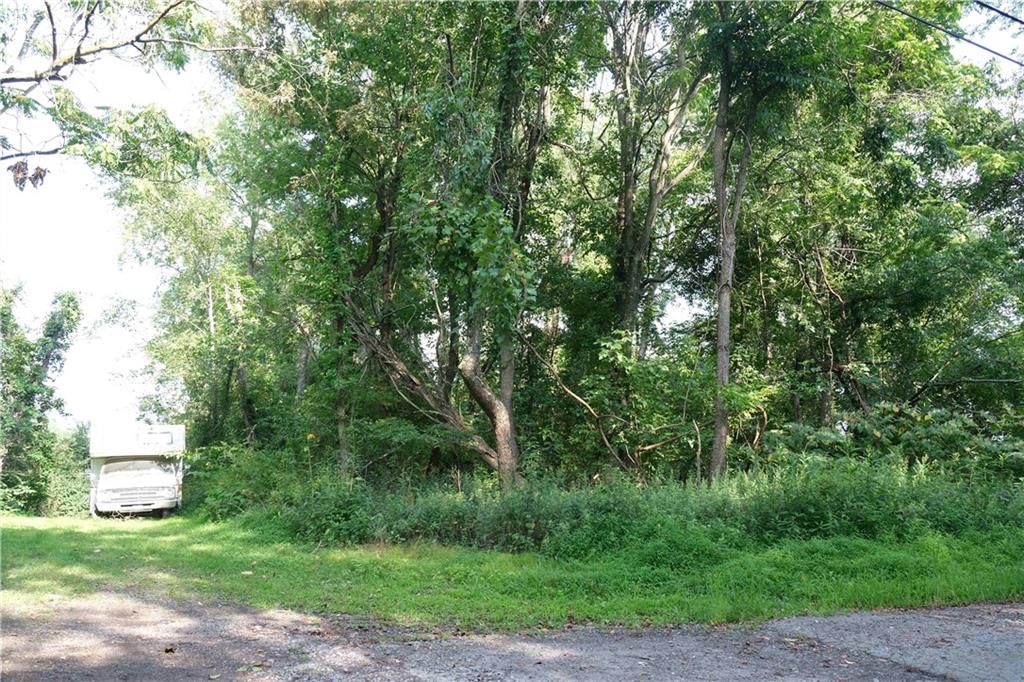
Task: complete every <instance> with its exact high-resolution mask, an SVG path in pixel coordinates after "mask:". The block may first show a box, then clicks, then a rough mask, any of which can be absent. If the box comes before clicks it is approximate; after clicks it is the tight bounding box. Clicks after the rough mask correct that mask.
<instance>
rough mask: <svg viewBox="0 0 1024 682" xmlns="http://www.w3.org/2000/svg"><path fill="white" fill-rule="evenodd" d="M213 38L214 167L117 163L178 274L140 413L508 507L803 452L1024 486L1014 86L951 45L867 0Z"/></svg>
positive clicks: (665, 6)
mask: <svg viewBox="0 0 1024 682" xmlns="http://www.w3.org/2000/svg"><path fill="white" fill-rule="evenodd" d="M250 9H251V8H250ZM921 11H922V12H923V13H924V14H926V15H927V17H928V18H930V20H933V21H935V22H943V23H949V24H951V25H953V24H956V22H958V21H960V20H961V18H963V17H965V16H966V15H965V13H970V12H974V11H984V8H980V7H979V6H971V5H969V4H964V3H960V2H945V1H943V2H937V3H930V4H929V5H928V6H927V7H926V8H922V10H921ZM220 28H221V29H222V30H223V31H224V41H225V42H229V43H232V44H238V45H252V46H253V52H252V53H250V52H246V51H244V50H242V51H233V52H230V53H226V54H223V55H221V56H220V57H219V58H218V61H217V62H216V64H217V67H218V68H219V69H220V72H221V73H222V75H223V76H224V78H225V80H226V81H227V82H228V83H230V84H233V85H234V86H236V91H237V93H238V95H239V98H238V111H237V112H234V113H233V114H232V116H231V117H230V120H228V121H225V122H224V123H223V124H222V125H221V126H220V127H219V128H218V129H217V131H216V133H215V134H214V135H213V136H212V137H211V138H210V139H208V140H206V141H205V142H204V143H202V144H200V142H199V141H198V140H193V141H192V142H193V143H195V152H196V154H199V155H200V156H202V158H203V159H204V163H203V164H200V166H201V167H202V170H201V171H200V172H195V171H194V169H191V166H190V165H189V164H183V163H181V161H180V158H179V157H181V156H182V154H181V150H180V149H177V148H176V150H167V151H166V153H162V152H161V151H160V149H159V148H154V149H153V150H152V153H151V154H150V156H149V157H147V168H148V169H150V170H149V171H145V169H142V170H140V169H132V168H126V167H122V166H117V167H103V166H101V167H103V168H105V170H106V171H107V172H108V174H109V175H110V177H111V179H112V182H113V196H114V197H115V199H116V200H117V201H118V202H119V203H121V204H122V205H123V206H124V207H125V209H126V210H127V211H128V214H129V216H130V221H129V229H128V237H129V245H130V248H131V249H132V251H133V252H134V253H135V255H136V256H137V257H139V258H140V259H142V260H145V261H148V262H150V263H154V264H157V265H159V266H161V267H164V268H165V269H166V271H167V272H168V279H167V283H166V287H165V288H164V289H163V299H162V303H161V307H160V313H159V316H158V324H157V329H158V333H157V335H156V337H155V338H154V339H153V341H152V343H151V344H150V346H149V351H150V354H151V357H152V358H153V361H154V363H153V371H154V373H155V375H156V376H157V378H158V381H159V385H160V387H161V390H160V391H159V392H158V394H157V395H154V396H153V399H152V400H151V401H150V403H149V404H148V405H147V408H148V411H149V412H150V413H151V414H153V415H155V416H158V417H160V418H161V419H174V420H178V419H182V420H185V421H186V422H187V423H188V425H189V436H190V439H191V443H192V444H193V445H195V446H208V445H218V444H227V445H229V446H234V445H236V444H240V443H244V444H246V445H248V446H250V447H252V448H254V449H255V450H257V451H268V452H273V453H275V454H274V457H284V458H285V460H286V461H293V460H294V461H295V462H298V463H299V465H301V466H304V467H306V468H307V469H313V470H321V469H323V470H327V469H333V470H334V471H336V472H337V475H338V476H339V477H340V478H363V479H366V480H368V481H371V482H379V481H381V480H389V479H395V478H404V479H407V480H408V481H410V482H412V483H414V484H415V483H417V481H418V480H420V479H422V478H423V477H424V474H426V475H427V478H429V477H431V476H436V475H437V474H438V473H446V472H448V471H449V470H451V469H452V468H456V469H458V470H459V471H460V472H462V474H469V473H470V472H472V471H473V470H474V469H479V468H486V469H488V470H491V471H493V472H495V473H496V475H498V477H499V479H500V480H501V482H502V485H503V486H504V487H506V488H510V487H514V486H516V485H518V484H520V483H521V482H523V481H525V480H529V479H548V478H551V477H560V478H561V479H562V480H563V481H566V482H572V483H576V484H578V483H580V482H581V481H585V480H591V479H593V478H594V477H595V476H598V477H601V478H605V479H607V478H608V477H609V476H610V475H611V476H613V477H614V476H624V477H626V478H630V479H632V480H635V481H639V482H643V481H649V480H657V479H659V478H673V479H686V480H697V479H699V478H705V479H706V478H708V477H714V476H718V475H720V474H722V472H723V471H725V470H727V469H731V470H736V471H744V472H753V471H758V470H760V469H762V468H764V467H765V466H768V465H770V464H771V462H772V461H773V460H774V459H775V458H777V457H779V456H780V453H783V452H786V451H793V452H800V451H802V450H804V449H806V448H812V449H816V450H823V451H824V450H828V451H829V452H830V454H829V456H835V455H840V454H844V455H849V456H854V457H863V456H867V453H868V452H869V451H870V452H871V453H883V454H884V453H887V452H889V451H891V454H893V455H894V456H896V457H904V458H906V459H908V460H913V461H916V460H918V459H928V460H929V461H933V460H943V462H944V468H946V469H947V470H952V469H955V468H958V467H960V466H961V465H963V466H964V467H966V469H970V471H962V472H961V473H963V474H964V475H967V476H974V475H975V474H977V473H979V472H980V471H981V470H982V469H985V468H986V467H988V466H991V467H993V468H994V469H993V472H991V473H995V470H998V471H999V472H1001V473H1002V474H1005V475H1007V476H1013V475H1019V474H1020V468H1019V462H1017V460H1015V459H1014V455H1013V453H1014V452H1016V451H1018V450H1019V445H1018V442H1019V441H1018V440H1015V439H1020V438H1021V437H1022V436H1024V413H1022V411H1021V404H1022V403H1024V393H1022V391H1024V345H1022V341H1024V334H1022V333H1021V331H1022V327H1021V323H1022V320H1024V300H1022V295H1021V294H1022V288H1021V286H1020V282H1021V281H1024V251H1022V247H1024V237H1022V229H1024V226H1022V223H1021V215H1024V211H1021V210H1020V205H1019V191H1018V189H1019V187H1020V183H1021V178H1022V172H1024V171H1022V168H1024V166H1022V164H1024V135H1022V130H1021V124H1020V121H1019V120H1018V118H1015V117H1014V116H1012V115H1010V114H1009V113H1008V112H1011V111H1013V110H1014V107H1015V106H1016V103H1017V99H1018V98H1019V89H1015V83H1014V82H1010V81H1007V80H1004V79H1002V78H1001V77H1000V76H998V73H997V71H996V70H994V69H987V70H986V69H982V68H978V67H975V66H971V65H968V64H965V63H962V62H958V61H957V60H956V59H954V57H953V54H952V53H951V51H950V45H949V44H948V43H947V42H945V36H943V35H942V34H937V33H935V32H934V30H933V29H931V28H929V27H927V26H925V25H923V24H921V23H917V22H914V21H911V20H909V19H908V18H907V17H904V16H901V15H898V14H894V13H893V12H891V11H889V10H887V9H886V8H885V7H882V6H879V5H877V4H874V3H870V2H866V0H865V1H863V2H862V1H861V0H856V1H854V2H849V3H798V4H797V5H796V6H791V5H790V4H787V3H717V4H716V3H645V2H636V1H634V0H624V1H623V2H618V3H597V4H586V3H547V2H540V3H522V4H514V3H503V4H472V3H470V4H458V3H407V4H403V5H401V6H399V7H393V6H387V7H384V6H379V5H374V4H372V3H363V4H344V5H338V4H333V3H328V4H326V5H315V4H314V5H308V4H289V3H282V4H274V3H270V4H266V3H262V4H260V9H259V11H255V10H252V11H250V10H245V11H243V12H241V13H240V14H239V15H238V17H237V22H236V23H235V24H233V25H222V26H221V27H220ZM186 143H188V141H187V140H186V141H185V142H183V143H182V144H186ZM172 151H173V153H172ZM186 156H187V155H186ZM154 168H156V169H160V172H153V170H152V169H154ZM168 176H170V177H180V178H184V179H182V180H180V181H177V182H173V183H168V182H165V181H164V180H163V178H165V177H168ZM876 431H877V432H878V434H879V435H878V436H873V434H874V433H875V432H876ZM872 438H873V440H872ZM964 439H966V440H964ZM962 446H963V447H962ZM964 448H968V449H964ZM970 448H974V449H973V450H970ZM215 452H216V451H215V450H209V451H208V455H207V456H208V457H214V456H215ZM280 453H284V454H280ZM874 457H875V455H874V454H871V458H874ZM610 472H614V473H610ZM981 473H984V472H981ZM476 474H480V472H479V471H477V472H476ZM986 475H987V474H986ZM264 493H266V490H262V489H261V490H254V491H253V495H255V496H260V495H263V494H264Z"/></svg>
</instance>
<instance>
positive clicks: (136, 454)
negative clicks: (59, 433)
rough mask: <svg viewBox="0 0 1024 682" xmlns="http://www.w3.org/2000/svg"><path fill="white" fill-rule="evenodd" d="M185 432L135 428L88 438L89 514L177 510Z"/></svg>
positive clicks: (97, 433) (159, 427) (171, 428)
mask: <svg viewBox="0 0 1024 682" xmlns="http://www.w3.org/2000/svg"><path fill="white" fill-rule="evenodd" d="M184 452H185V427H184V426H181V425H173V424H167V425H155V426H150V425H147V424H140V425H138V426H134V427H128V428H120V429H115V428H108V429H102V428H100V429H94V430H93V431H92V433H91V434H90V438H89V458H90V461H91V464H92V467H91V469H90V472H89V478H90V480H91V486H90V490H89V511H91V512H92V513H93V514H94V515H97V514H100V513H104V512H120V513H131V512H144V511H160V512H162V513H163V515H164V516H167V515H168V514H170V513H172V512H174V511H175V510H177V509H178V508H179V507H180V506H181V478H182V474H183V473H184V469H183V453H184Z"/></svg>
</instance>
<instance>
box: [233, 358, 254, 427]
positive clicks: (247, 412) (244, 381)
mask: <svg viewBox="0 0 1024 682" xmlns="http://www.w3.org/2000/svg"><path fill="white" fill-rule="evenodd" d="M235 384H236V385H237V386H238V407H239V409H240V410H241V412H242V423H243V424H245V442H246V443H248V444H249V445H252V443H253V442H254V441H255V440H256V406H255V404H254V403H253V400H252V396H251V395H250V393H249V374H248V372H246V371H245V364H244V363H242V362H239V363H238V367H237V368H236V369H235Z"/></svg>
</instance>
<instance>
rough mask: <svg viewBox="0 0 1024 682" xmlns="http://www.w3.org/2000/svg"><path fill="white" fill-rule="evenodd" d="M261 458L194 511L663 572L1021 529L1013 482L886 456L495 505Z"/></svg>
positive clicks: (477, 484) (466, 486) (274, 533)
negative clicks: (741, 555) (757, 555)
mask: <svg viewBox="0 0 1024 682" xmlns="http://www.w3.org/2000/svg"><path fill="white" fill-rule="evenodd" d="M261 456H264V455H261V454H260V453H242V452H236V453H235V454H234V455H233V457H235V459H234V460H233V462H232V465H231V467H230V468H228V469H223V468H220V469H218V470H216V471H210V472H205V473H200V474H199V475H198V476H196V477H195V478H196V479H197V480H196V481H194V485H192V488H193V496H194V498H198V499H196V500H195V501H194V503H193V504H194V506H197V507H198V511H199V513H200V514H201V515H203V516H206V517H210V518H214V519H220V518H226V517H234V516H237V517H239V521H240V522H241V523H242V524H243V525H245V526H247V527H250V528H253V529H257V528H258V529H260V531H261V532H262V533H265V534H268V535H269V536H271V537H275V538H278V539H282V540H285V539H297V540H300V541H304V542H309V543H313V544H316V545H325V546H333V545H357V544H365V543H373V542H379V543H408V542H437V543H440V544H444V545H450V546H463V547H472V548H482V549H499V550H503V551H511V552H523V551H535V552H539V553H541V554H543V555H545V556H548V557H551V558H557V559H567V560H594V559H604V558H608V557H619V558H622V559H624V560H627V561H628V562H629V563H630V564H632V565H634V566H645V567H653V568H659V567H663V568H666V569H671V570H679V569H683V568H697V567H700V566H704V565H708V564H711V563H720V562H722V561H724V560H727V559H728V558H729V557H731V556H733V555H735V554H736V553H737V552H743V551H751V550H754V549H758V548H766V547H771V546H774V545H776V544H778V543H780V542H784V541H792V540H798V541H803V540H815V539H830V538H860V539H868V540H882V541H891V542H907V541H913V540H915V539H917V538H920V537H925V536H927V535H928V534H930V533H938V534H943V535H954V536H955V535H962V534H965V533H970V532H978V531H982V532H987V531H991V530H998V529H1001V528H1006V527H1009V528H1020V527H1022V526H1024V491H1022V489H1021V486H1020V485H1019V483H1015V482H1012V481H1009V480H999V479H984V480H982V479H978V480H973V481H972V480H964V479H957V478H954V477H951V476H950V475H948V474H946V473H943V472H941V471H934V470H929V469H928V468H927V467H926V466H925V465H924V464H923V463H919V464H917V465H915V466H914V467H911V468H910V469H908V468H907V466H906V465H905V463H904V462H902V461H899V460H895V459H894V460H891V461H864V460H859V459H853V458H840V459H822V458H808V459H804V460H802V461H800V462H792V463H790V464H788V465H786V466H782V467H777V468H775V469H773V470H771V471H767V472H761V473H750V474H734V475H732V476H730V477H729V478H727V479H726V480H724V481H722V482H720V483H716V484H715V485H714V486H710V487H708V486H705V485H692V484H682V483H672V482H663V483H656V484H649V485H646V486H643V487H640V486H637V485H632V484H628V483H618V484H602V485H591V486H585V487H576V488H566V487H564V486H562V485H559V484H557V483H555V482H552V481H534V482H531V483H529V484H528V485H526V486H524V487H523V488H521V489H518V490H514V491H512V492H509V493H505V494H502V493H500V492H499V491H498V489H497V487H496V485H495V482H494V481H493V480H492V479H490V478H479V479H468V480H467V479H463V480H462V482H461V485H460V486H458V487H456V486H455V485H454V484H448V485H441V484H434V485H430V486H425V485H421V486H406V487H401V488H395V489H390V490H383V489H380V488H374V487H371V486H369V485H367V484H366V483H364V482H362V481H359V480H346V479H343V478H341V477H339V476H338V475H337V474H335V473H333V472H331V471H329V470H326V471H325V470H321V471H317V470H315V469H312V468H310V469H307V470H302V469H301V468H298V467H288V466H281V462H278V465H279V466H278V467H277V468H276V471H277V472H278V473H277V474H276V475H275V476H268V475H266V474H265V473H260V469H261V468H263V467H260V466H259V462H258V461H256V459H255V458H258V457H261ZM282 471H290V472H292V473H290V474H282V473H280V472H282ZM257 482H258V484H257ZM188 488H189V485H186V489H188ZM256 491H262V492H260V493H256Z"/></svg>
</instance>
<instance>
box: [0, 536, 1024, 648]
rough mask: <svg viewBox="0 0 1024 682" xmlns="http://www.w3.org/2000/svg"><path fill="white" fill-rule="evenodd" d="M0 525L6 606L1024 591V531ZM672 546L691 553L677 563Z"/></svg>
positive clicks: (473, 621)
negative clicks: (601, 542)
mask: <svg viewBox="0 0 1024 682" xmlns="http://www.w3.org/2000/svg"><path fill="white" fill-rule="evenodd" d="M0 525H2V527H3V528H2V530H3V541H4V562H3V575H2V577H3V583H4V600H5V603H8V604H15V603H17V602H18V601H22V600H40V599H47V598H51V597H52V596H53V595H60V596H63V595H74V594H76V593H81V592H91V591H94V590H96V589H98V588H104V587H109V588H111V589H131V588H135V587H138V588H141V589H145V590H150V591H157V592H167V593H170V594H171V595H172V596H175V597H179V598H200V599H201V598H202V597H204V596H207V595H211V594H212V595H216V596H219V597H229V598H232V599H236V600H239V601H242V602H246V603H250V604H253V605H255V606H259V607H282V606H283V607H287V608H295V609H301V610H306V611H324V612H328V613H348V614H370V615H376V616H378V617H381V618H383V619H385V620H387V621H393V622H400V623H410V624H416V625H421V626H422V625H432V624H439V625H442V626H445V627H452V628H456V629H460V630H464V629H467V628H488V629H490V628H501V629H506V628H507V629H519V628H529V627H536V626H555V627H558V626H564V625H565V624H567V623H580V622H596V623H624V624H629V625H634V626H640V625H659V624H667V623H679V622H712V623H718V622H729V621H740V620H746V621H749V620H760V619H764V618H769V617H773V616H780V615H787V614H794V613H828V612H834V611H836V610H839V609H850V608H872V607H882V606H920V605H934V604H952V603H968V602H975V601H986V600H1010V599H1015V598H1018V597H1020V596H1021V594H1024V567H1022V565H1021V562H1020V556H1021V553H1022V552H1024V533H1022V531H1021V529H1020V527H1016V528H1003V529H993V530H990V531H985V532H981V531H970V532H966V533H964V534H961V535H958V536H951V535H944V534H941V533H936V532H924V533H920V534H918V535H917V536H916V537H914V538H913V539H909V540H906V541H879V540H863V539H856V538H841V537H840V538H831V539H813V540H787V541H783V542H779V543H776V544H773V545H770V546H767V545H752V546H749V547H724V548H723V547H720V546H719V544H718V538H716V537H714V536H707V535H700V534H698V535H692V536H691V535H687V536H682V537H680V538H678V539H677V540H676V543H677V544H676V545H675V546H674V547H672V548H664V547H658V546H652V547H651V548H649V549H648V550H646V551H644V550H643V549H642V548H639V547H637V548H634V554H632V555H629V554H625V553H616V554H612V555H608V556H596V557H593V558H591V559H589V560H586V561H576V560H568V559H551V558H548V557H544V556H538V555H537V554H533V553H520V554H506V553H502V552H495V551H480V550H475V549H461V548H447V547H441V546H438V545H433V544H412V545H406V546H403V547H391V546H384V545H371V546H366V547H359V548H333V547H321V548H314V547H311V546H309V545H296V544H292V543H288V542H281V541H280V539H279V538H275V537H274V536H273V535H272V534H271V533H270V532H269V530H270V528H269V527H265V526H260V527H259V528H245V527H243V526H241V525H240V524H238V523H235V522H223V523H210V522H205V523H204V522H201V521H199V520H198V519H196V518H195V517H191V518H190V517H185V518H177V519H171V520H168V521H156V520H153V519H138V520H122V521H116V520H103V521H95V520H70V519H32V518H24V517H18V518H12V517H5V518H3V519H0ZM712 543H713V544H712ZM664 549H672V550H674V551H675V556H677V557H686V558H685V559H676V560H668V559H667V557H670V556H672V554H666V553H665V552H659V550H664ZM680 549H684V550H685V551H682V552H680V551H679V550H680ZM737 595H741V596H742V598H737Z"/></svg>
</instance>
